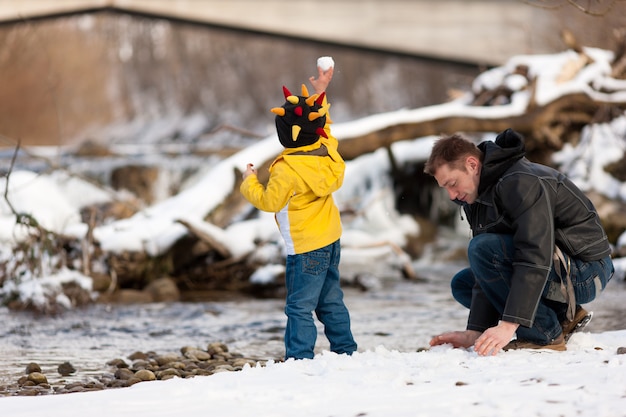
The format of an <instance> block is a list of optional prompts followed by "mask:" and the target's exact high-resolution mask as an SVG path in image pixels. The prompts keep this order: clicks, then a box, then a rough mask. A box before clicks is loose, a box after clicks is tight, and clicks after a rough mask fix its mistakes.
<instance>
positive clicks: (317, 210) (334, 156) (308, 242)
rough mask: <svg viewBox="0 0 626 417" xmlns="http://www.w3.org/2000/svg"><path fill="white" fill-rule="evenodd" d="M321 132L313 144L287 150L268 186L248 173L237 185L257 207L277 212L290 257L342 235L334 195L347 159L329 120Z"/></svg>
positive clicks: (273, 167) (274, 164)
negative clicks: (324, 135)
mask: <svg viewBox="0 0 626 417" xmlns="http://www.w3.org/2000/svg"><path fill="white" fill-rule="evenodd" d="M324 130H325V131H326V134H327V135H328V138H324V137H323V136H320V139H319V140H318V141H317V142H315V143H314V144H312V145H308V146H302V147H300V148H289V149H285V150H284V151H283V152H282V153H281V154H280V155H279V156H278V157H277V158H276V159H275V160H274V162H272V165H271V166H270V168H269V171H270V178H269V180H268V182H267V186H265V187H264V186H263V185H262V184H261V183H260V182H259V180H258V178H257V176H256V175H249V176H248V177H247V178H246V179H245V180H244V181H243V183H242V184H241V187H240V191H241V193H242V194H243V196H244V197H245V198H246V199H247V200H248V201H249V202H250V203H252V205H254V206H255V207H256V208H258V209H259V210H263V211H268V212H274V213H276V214H275V219H276V223H277V224H278V228H279V230H280V233H281V235H282V236H283V239H284V240H285V245H286V248H287V254H288V255H295V254H301V253H306V252H310V251H312V250H316V249H320V248H323V247H324V246H327V245H329V244H331V243H333V242H335V241H336V240H338V239H339V238H340V236H341V219H340V213H339V209H338V208H337V206H336V205H335V202H334V201H333V197H332V193H333V192H334V191H336V190H338V189H339V187H341V185H342V184H343V176H344V171H345V162H344V160H343V158H342V157H341V155H339V153H338V152H337V145H338V142H337V139H336V138H335V137H333V136H332V135H331V134H330V129H329V127H328V124H327V125H326V126H324Z"/></svg>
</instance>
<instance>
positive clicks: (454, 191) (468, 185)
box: [435, 156, 480, 204]
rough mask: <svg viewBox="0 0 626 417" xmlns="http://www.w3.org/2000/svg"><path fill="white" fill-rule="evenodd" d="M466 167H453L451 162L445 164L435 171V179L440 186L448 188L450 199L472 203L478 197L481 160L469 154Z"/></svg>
mask: <svg viewBox="0 0 626 417" xmlns="http://www.w3.org/2000/svg"><path fill="white" fill-rule="evenodd" d="M464 168H465V169H458V168H451V166H450V165H449V164H443V165H441V166H440V167H439V168H438V169H437V172H435V179H436V180H437V183H438V184H439V186H440V187H443V188H445V189H446V191H447V192H448V196H449V197H450V200H459V201H463V202H465V203H467V204H472V203H474V202H475V201H476V198H478V184H479V182H480V161H478V160H477V159H476V158H474V157H473V156H469V157H467V158H466V159H465V164H464Z"/></svg>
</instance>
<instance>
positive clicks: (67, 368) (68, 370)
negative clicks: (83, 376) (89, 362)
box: [57, 362, 76, 376]
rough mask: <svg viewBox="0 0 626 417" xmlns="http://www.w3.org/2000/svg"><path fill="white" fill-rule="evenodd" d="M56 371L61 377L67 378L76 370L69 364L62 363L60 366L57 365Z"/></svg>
mask: <svg viewBox="0 0 626 417" xmlns="http://www.w3.org/2000/svg"><path fill="white" fill-rule="evenodd" d="M57 371H58V372H59V374H61V375H62V376H68V375H71V374H73V373H74V372H76V368H74V366H73V365H72V364H71V363H69V362H63V363H62V364H61V365H59V367H58V368H57Z"/></svg>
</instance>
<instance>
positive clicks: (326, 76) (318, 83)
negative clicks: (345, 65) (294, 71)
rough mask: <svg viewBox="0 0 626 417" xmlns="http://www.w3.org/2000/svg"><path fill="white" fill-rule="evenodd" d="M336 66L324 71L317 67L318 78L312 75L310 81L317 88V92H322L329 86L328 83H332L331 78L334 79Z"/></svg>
mask: <svg viewBox="0 0 626 417" xmlns="http://www.w3.org/2000/svg"><path fill="white" fill-rule="evenodd" d="M334 69H335V68H334V67H330V68H328V69H327V70H326V71H324V70H323V69H322V68H321V67H317V78H315V77H310V78H309V82H310V83H311V85H312V86H313V88H315V93H316V94H322V93H323V92H324V91H326V88H328V84H330V80H332V79H333V71H334Z"/></svg>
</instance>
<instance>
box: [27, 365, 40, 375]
mask: <svg viewBox="0 0 626 417" xmlns="http://www.w3.org/2000/svg"><path fill="white" fill-rule="evenodd" d="M33 372H41V367H40V366H39V364H37V363H35V362H31V363H29V364H28V365H26V375H28V374H30V373H33Z"/></svg>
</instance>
